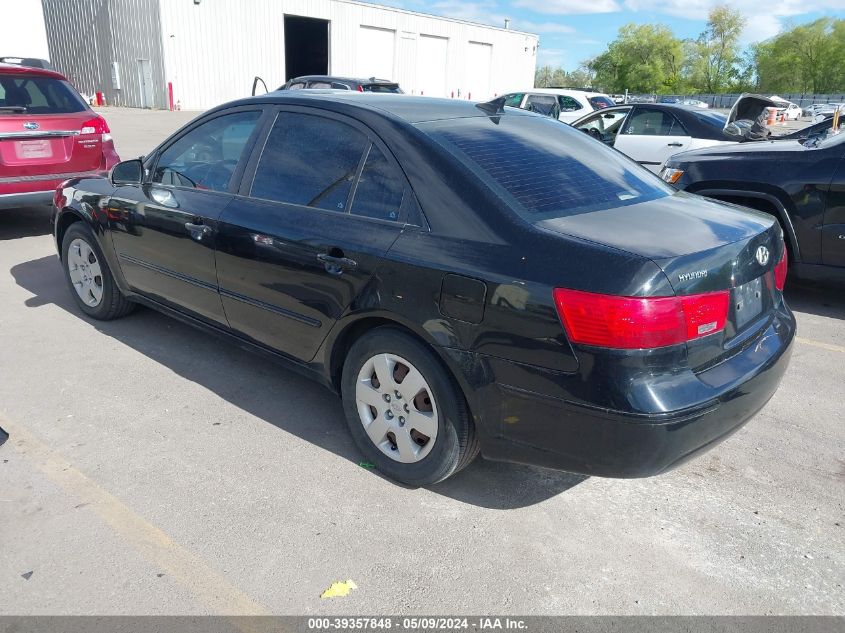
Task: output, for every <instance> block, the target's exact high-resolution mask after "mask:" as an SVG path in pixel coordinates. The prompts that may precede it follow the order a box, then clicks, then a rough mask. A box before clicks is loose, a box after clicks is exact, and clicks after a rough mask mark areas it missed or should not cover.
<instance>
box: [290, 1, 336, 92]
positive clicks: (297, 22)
mask: <svg viewBox="0 0 845 633" xmlns="http://www.w3.org/2000/svg"><path fill="white" fill-rule="evenodd" d="M328 74H329V21H328V20H319V19H317V18H303V17H301V16H298V15H286V16H285V81H287V80H288V79H292V78H293V77H300V76H302V75H328Z"/></svg>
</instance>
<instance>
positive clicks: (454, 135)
mask: <svg viewBox="0 0 845 633" xmlns="http://www.w3.org/2000/svg"><path fill="white" fill-rule="evenodd" d="M419 128H420V129H421V130H424V131H425V132H427V133H428V134H429V135H431V136H432V137H433V138H434V139H435V140H436V141H437V142H438V143H440V144H441V145H443V146H444V147H445V148H446V149H447V150H449V151H450V152H451V153H452V154H454V155H455V156H456V157H457V158H458V159H460V160H461V161H462V162H464V163H465V164H466V165H467V166H468V167H469V168H470V169H471V170H473V171H474V172H476V173H477V174H478V175H479V176H480V177H481V178H482V179H484V180H485V181H487V182H488V183H489V184H490V185H491V187H492V188H493V189H494V190H495V191H497V192H498V193H499V195H500V196H502V198H503V199H505V200H506V201H508V202H509V203H510V204H511V206H513V207H514V208H515V209H516V211H517V212H519V213H520V214H522V215H523V216H524V217H526V218H528V219H529V220H531V221H540V220H545V219H549V218H556V217H567V216H571V215H576V214H579V213H588V212H591V211H597V210H600V209H607V208H612V207H622V206H627V205H632V204H637V203H640V202H645V201H648V200H654V199H656V198H662V197H664V196H667V195H669V194H670V193H671V192H672V189H670V188H669V187H667V186H666V185H665V184H664V183H663V182H662V181H661V180H660V179H659V178H657V177H656V176H655V175H654V174H652V173H651V172H649V171H648V170H646V169H644V168H642V167H640V166H639V165H637V164H636V163H635V162H633V161H632V160H631V159H629V158H627V157H626V156H624V155H623V154H621V153H620V152H617V151H616V150H613V149H611V148H609V147H607V146H605V145H603V144H601V143H596V142H595V140H593V139H591V138H590V137H588V136H587V135H586V134H584V133H582V132H580V131H579V130H576V129H575V128H572V127H569V126H568V125H564V124H562V123H559V122H557V121H555V120H553V119H548V118H545V117H531V116H510V117H509V116H507V115H504V116H500V117H474V118H463V119H451V120H448V121H432V122H427V123H421V124H419Z"/></svg>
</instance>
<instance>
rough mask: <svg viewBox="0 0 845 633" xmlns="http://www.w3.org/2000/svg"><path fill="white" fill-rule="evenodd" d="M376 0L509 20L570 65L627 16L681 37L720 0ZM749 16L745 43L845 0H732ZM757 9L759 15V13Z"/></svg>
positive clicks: (548, 58) (547, 60)
mask: <svg viewBox="0 0 845 633" xmlns="http://www.w3.org/2000/svg"><path fill="white" fill-rule="evenodd" d="M376 3H377V4H387V5H391V6H397V7H402V8H404V9H409V10H412V11H422V12H424V13H432V14H435V15H444V16H449V17H455V18H463V19H467V20H472V21H474V22H481V23H483V24H492V25H494V26H502V25H504V20H505V18H509V19H510V20H511V28H513V29H518V30H520V31H530V32H532V33H537V34H538V35H539V36H540V55H539V58H538V65H541V66H542V65H545V64H549V65H552V66H562V67H563V68H565V69H566V70H574V69H575V68H577V67H578V65H579V64H580V62H581V61H583V60H585V59H587V58H589V57H591V56H594V55H596V54H598V53H601V52H602V51H603V50H604V49H605V47H606V46H607V44H608V42H610V41H611V40H613V39H614V37H615V36H616V32H617V31H618V30H619V27H620V26H622V25H623V24H627V23H629V22H635V23H640V24H642V23H649V22H650V23H660V24H665V25H666V26H668V27H669V28H671V29H672V30H673V31H674V33H675V34H676V35H677V36H678V37H681V38H686V37H697V36H698V34H699V33H701V31H702V30H703V29H704V25H705V23H706V21H707V12H708V10H709V9H710V8H711V7H712V6H714V5H716V4H719V3H720V0H510V1H505V0H472V1H470V2H459V1H457V0H433V1H429V2H426V1H424V0H384V1H383V2H379V1H378V0H376ZM728 4H729V5H730V6H731V7H733V8H735V9H738V10H739V11H741V12H742V13H743V14H744V15H745V16H746V18H747V26H746V29H745V32H744V33H743V40H744V42H745V43H750V42H757V41H760V40H765V39H767V38H769V37H772V36H773V35H776V34H777V33H778V32H779V31H780V30H781V29H783V28H784V27H789V26H790V25H794V24H801V23H804V22H809V21H811V20H814V19H816V18H819V17H821V16H824V15H827V16H833V17H839V18H845V0H773V1H771V2H767V1H766V0H730V2H728ZM758 13H760V15H758Z"/></svg>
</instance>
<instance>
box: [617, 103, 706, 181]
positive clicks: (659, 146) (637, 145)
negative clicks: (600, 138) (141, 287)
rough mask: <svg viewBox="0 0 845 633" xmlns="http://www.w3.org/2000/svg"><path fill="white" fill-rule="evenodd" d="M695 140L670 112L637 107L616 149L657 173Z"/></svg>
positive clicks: (618, 138) (620, 135) (622, 131)
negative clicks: (670, 158)
mask: <svg viewBox="0 0 845 633" xmlns="http://www.w3.org/2000/svg"><path fill="white" fill-rule="evenodd" d="M690 145H692V137H691V136H690V135H689V133H688V132H687V131H686V130H685V129H684V127H683V126H682V125H681V122H680V121H678V119H677V118H675V116H674V115H672V114H671V113H669V112H666V111H665V110H658V109H653V108H642V107H634V110H633V112H631V114H630V115H629V116H628V119H627V120H626V121H625V124H624V126H623V127H622V130H621V131H620V132H619V134H618V135H617V136H616V141H615V143H614V145H613V146H614V147H615V148H616V149H618V150H619V151H620V152H622V153H623V154H626V155H628V156H630V157H631V158H633V159H634V160H635V161H637V162H638V163H639V164H640V165H642V166H643V167H646V168H647V169H650V170H651V171H653V172H655V173H657V172H658V171H660V166H661V165H662V164H663V163H664V162H666V159H667V158H669V157H670V156H672V155H674V154H677V153H678V152H683V151H684V150H687V149H690Z"/></svg>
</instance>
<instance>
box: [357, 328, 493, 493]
mask: <svg viewBox="0 0 845 633" xmlns="http://www.w3.org/2000/svg"><path fill="white" fill-rule="evenodd" d="M379 376H381V377H382V379H383V381H379V380H378V377H379ZM385 377H386V378H385ZM341 395H342V397H343V408H344V413H345V414H346V421H347V424H348V425H349V430H350V432H351V434H352V438H353V439H354V440H355V443H356V444H357V446H358V448H359V449H360V450H361V452H362V453H363V454H364V457H365V458H366V459H367V461H369V462H371V463H372V464H374V465H375V467H376V468H377V469H378V470H379V471H380V472H381V473H383V474H385V475H387V476H388V477H390V478H391V479H394V480H397V481H400V482H403V483H406V484H409V485H411V486H426V485H430V484H434V483H437V482H439V481H442V480H444V479H446V478H447V477H449V476H451V475H453V474H455V473H456V472H458V471H459V470H461V469H462V468H464V467H465V466H467V465H468V464H469V463H470V462H472V460H473V459H475V457H476V456H477V455H478V450H479V447H478V439H477V435H476V432H475V427H474V426H473V424H472V422H471V418H470V412H469V406H468V405H467V403H466V400H465V398H464V396H463V393H461V390H460V388H459V387H458V385H457V384H456V382H455V379H454V378H453V377H452V375H451V374H450V373H449V371H448V370H447V369H446V368H445V367H444V366H443V364H442V362H441V361H440V359H438V358H437V356H436V355H435V354H434V352H433V351H432V350H431V349H430V348H428V347H427V346H426V345H424V344H423V343H421V342H420V341H418V340H417V339H415V338H414V337H412V336H410V335H408V334H406V333H405V332H403V331H401V330H399V329H396V328H392V327H382V328H378V329H375V330H371V331H370V332H368V333H367V334H365V335H364V336H363V337H361V338H360V339H358V340H357V341H356V342H355V343H354V345H353V346H352V348H351V349H350V350H349V353H348V354H347V357H346V361H345V362H344V365H343V375H342V378H341ZM388 416H389V417H388ZM406 416H407V417H406ZM429 444H431V445H429Z"/></svg>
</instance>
